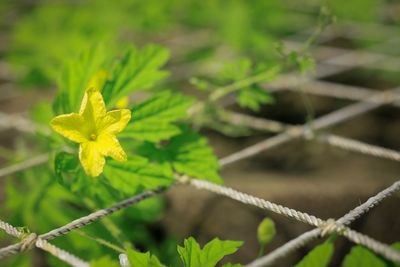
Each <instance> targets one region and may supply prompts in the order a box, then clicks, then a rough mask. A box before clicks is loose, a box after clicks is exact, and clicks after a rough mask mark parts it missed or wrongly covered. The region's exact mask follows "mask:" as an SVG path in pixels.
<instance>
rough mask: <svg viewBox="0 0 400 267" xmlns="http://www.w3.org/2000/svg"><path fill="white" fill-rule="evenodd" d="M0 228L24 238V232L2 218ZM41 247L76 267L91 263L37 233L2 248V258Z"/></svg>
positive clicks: (86, 265) (0, 254) (86, 266)
mask: <svg viewBox="0 0 400 267" xmlns="http://www.w3.org/2000/svg"><path fill="white" fill-rule="evenodd" d="M0 229H3V230H4V231H5V232H6V233H8V234H10V235H12V236H14V237H17V238H22V237H23V233H22V232H20V231H19V230H18V229H17V228H15V227H13V226H12V225H10V224H8V223H6V222H4V221H2V220H0ZM35 246H36V247H37V248H40V249H42V250H44V251H47V252H49V253H50V254H52V255H53V256H55V257H57V258H58V259H60V260H62V261H64V262H66V263H68V264H70V265H71V266H74V267H89V266H90V265H89V264H88V263H86V262H84V261H83V260H81V259H79V258H78V257H76V256H74V255H72V254H71V253H69V252H67V251H65V250H62V249H60V248H58V247H56V246H54V245H52V244H50V243H49V242H47V241H46V240H43V239H42V238H40V237H39V236H38V235H36V234H35V233H31V234H28V235H27V236H26V237H23V238H22V240H21V242H20V243H18V244H15V245H11V246H8V247H5V248H2V249H0V259H2V258H5V257H8V256H11V255H15V254H17V253H20V252H24V251H27V250H29V249H31V248H33V247H35Z"/></svg>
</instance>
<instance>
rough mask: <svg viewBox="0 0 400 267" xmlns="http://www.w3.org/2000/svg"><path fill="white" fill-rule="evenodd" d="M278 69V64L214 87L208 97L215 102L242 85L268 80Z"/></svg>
mask: <svg viewBox="0 0 400 267" xmlns="http://www.w3.org/2000/svg"><path fill="white" fill-rule="evenodd" d="M280 69H281V67H280V66H275V67H273V68H271V69H268V70H267V71H264V72H261V73H258V74H256V75H253V76H250V77H247V78H245V79H243V80H240V81H236V82H234V83H232V84H229V85H226V86H222V87H218V88H216V89H215V91H214V92H213V93H211V94H210V96H209V98H208V99H209V101H211V102H215V101H217V100H218V99H220V98H221V97H223V96H225V95H227V94H229V93H232V92H235V91H238V90H240V89H242V88H244V87H247V86H250V85H252V84H255V83H258V82H262V81H266V80H270V79H271V78H273V77H274V76H275V75H276V74H277V73H278V72H279V71H280Z"/></svg>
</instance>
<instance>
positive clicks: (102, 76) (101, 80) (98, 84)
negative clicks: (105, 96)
mask: <svg viewBox="0 0 400 267" xmlns="http://www.w3.org/2000/svg"><path fill="white" fill-rule="evenodd" d="M109 76H110V75H109V74H108V72H107V71H105V70H101V71H98V72H97V73H96V74H94V75H93V76H92V77H91V78H90V81H89V83H88V86H87V89H88V90H89V89H95V90H100V91H101V90H102V89H103V86H104V84H105V83H106V81H107V79H108V78H109Z"/></svg>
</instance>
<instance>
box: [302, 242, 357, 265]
mask: <svg viewBox="0 0 400 267" xmlns="http://www.w3.org/2000/svg"><path fill="white" fill-rule="evenodd" d="M332 255H333V244H332V242H331V241H329V240H328V241H326V242H324V243H323V244H321V245H318V246H316V247H315V248H314V249H313V250H311V251H310V252H309V253H308V254H307V255H306V256H305V257H304V258H303V259H302V260H301V261H300V262H299V263H297V264H296V267H324V266H328V264H329V262H330V261H331V258H332ZM360 266H362V265H360Z"/></svg>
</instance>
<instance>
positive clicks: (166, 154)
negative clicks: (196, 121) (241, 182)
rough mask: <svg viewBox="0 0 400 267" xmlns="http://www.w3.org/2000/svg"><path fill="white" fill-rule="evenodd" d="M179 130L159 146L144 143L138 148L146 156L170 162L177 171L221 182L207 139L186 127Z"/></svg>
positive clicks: (216, 162)
mask: <svg viewBox="0 0 400 267" xmlns="http://www.w3.org/2000/svg"><path fill="white" fill-rule="evenodd" d="M181 131H182V133H181V134H180V135H177V136H174V137H172V138H171V140H170V142H169V143H168V144H166V145H165V146H163V147H161V148H159V147H156V146H155V145H154V144H151V143H144V144H143V145H142V146H141V147H139V148H138V150H139V152H140V153H142V154H144V155H145V156H146V157H148V158H151V159H153V160H156V161H158V162H160V163H168V164H170V166H172V168H173V169H174V170H175V171H176V172H178V173H181V174H186V175H189V176H190V177H195V178H198V179H203V180H209V181H212V182H214V183H219V184H221V183H222V182H223V181H222V179H221V177H220V176H219V174H218V169H219V163H218V159H217V157H216V156H215V155H214V152H213V150H212V148H211V147H210V146H209V145H208V143H207V139H206V138H205V137H202V136H201V135H199V134H197V133H195V132H192V131H191V130H189V129H187V128H183V127H181Z"/></svg>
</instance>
